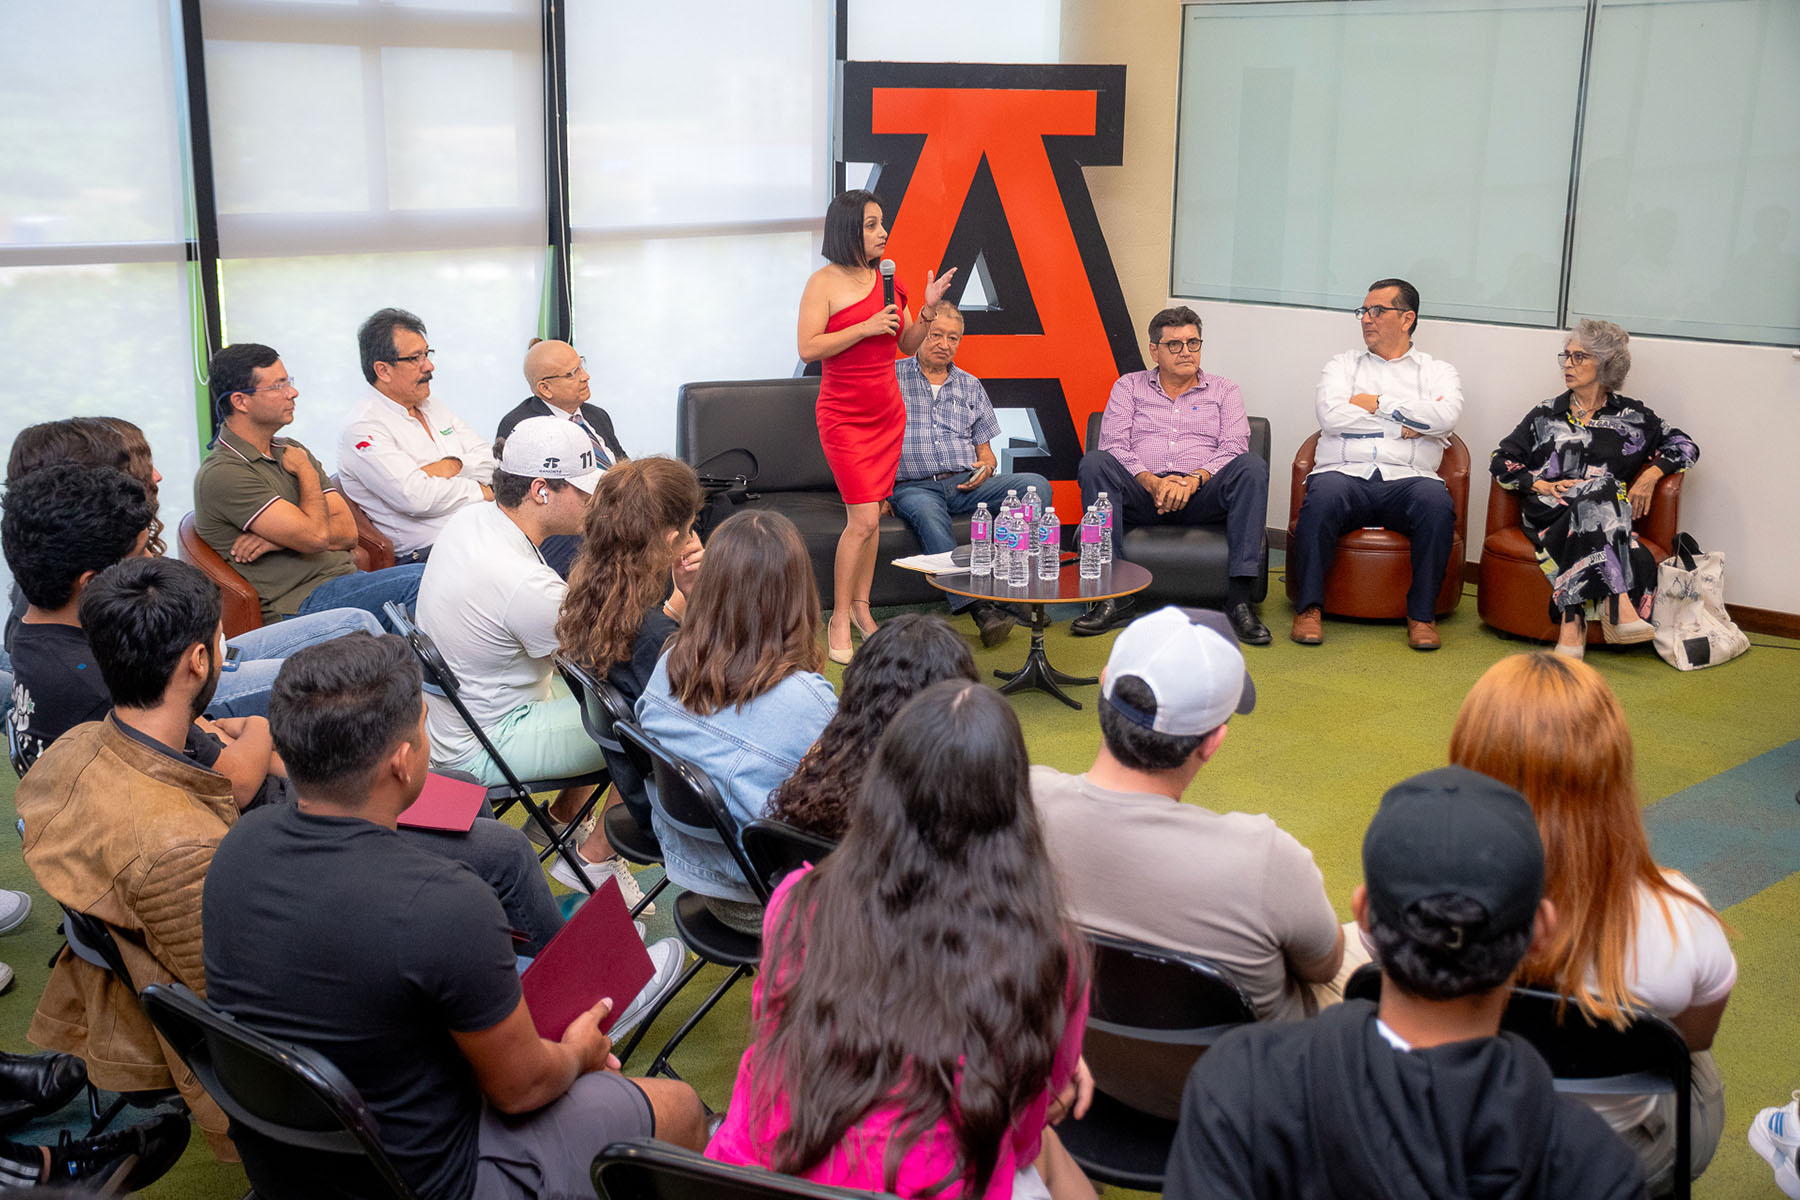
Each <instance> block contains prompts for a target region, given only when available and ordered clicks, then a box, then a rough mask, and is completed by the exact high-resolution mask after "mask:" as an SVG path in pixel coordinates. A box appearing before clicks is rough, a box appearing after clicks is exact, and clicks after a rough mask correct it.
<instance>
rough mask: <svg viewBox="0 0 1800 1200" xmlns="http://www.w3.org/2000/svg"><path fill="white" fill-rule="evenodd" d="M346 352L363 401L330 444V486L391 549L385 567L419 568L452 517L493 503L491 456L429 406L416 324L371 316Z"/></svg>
mask: <svg viewBox="0 0 1800 1200" xmlns="http://www.w3.org/2000/svg"><path fill="white" fill-rule="evenodd" d="M356 344H357V349H358V351H359V352H360V353H361V355H362V371H363V378H364V379H367V380H368V381H369V393H368V395H367V396H366V397H364V399H363V402H362V403H361V404H360V405H358V406H357V409H356V411H355V412H354V413H352V414H351V416H350V423H349V425H347V426H345V428H344V432H343V435H342V436H341V437H340V438H339V439H338V476H339V479H340V480H341V481H342V483H343V487H344V492H345V494H347V495H348V496H349V497H350V499H352V500H354V501H356V503H357V504H358V505H360V506H361V508H362V510H363V511H364V512H365V513H367V514H368V515H369V520H371V521H373V522H374V523H375V527H376V528H377V529H379V530H381V532H382V533H384V534H386V535H387V537H388V540H389V541H391V542H393V543H394V560H395V562H397V563H406V562H424V561H425V559H426V557H427V556H428V555H430V553H431V546H432V543H433V542H435V541H436V540H437V536H438V533H439V531H440V530H442V529H443V527H444V523H445V522H447V521H448V520H449V519H450V517H451V516H452V515H453V514H454V513H455V512H456V510H457V509H459V508H461V507H463V505H465V504H478V503H480V502H481V501H483V500H492V499H493V498H494V493H493V491H492V489H491V488H490V487H489V484H490V483H491V482H492V480H493V477H494V452H493V449H492V447H491V446H490V445H489V444H488V442H487V440H486V439H485V438H483V437H481V436H480V435H479V434H477V433H476V432H475V431H474V430H473V429H470V428H469V426H468V425H467V424H465V423H464V422H463V420H462V418H461V417H458V416H457V415H456V414H455V413H453V412H451V411H450V410H449V408H447V407H445V406H444V405H442V404H439V403H437V402H436V401H434V400H432V398H431V379H432V375H433V374H434V371H435V368H434V367H433V366H432V361H431V359H432V354H433V351H432V350H431V348H430V347H429V346H428V345H427V344H426V341H425V324H424V322H422V321H420V320H419V318H417V317H415V316H414V315H413V314H411V313H409V312H407V311H406V310H405V309H400V308H384V309H381V310H380V311H379V312H377V313H375V314H374V315H373V316H371V317H370V318H369V319H368V320H366V321H364V322H363V323H362V328H361V329H359V330H357V333H356Z"/></svg>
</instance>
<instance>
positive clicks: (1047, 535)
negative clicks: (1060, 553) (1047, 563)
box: [1038, 525, 1062, 546]
mask: <svg viewBox="0 0 1800 1200" xmlns="http://www.w3.org/2000/svg"><path fill="white" fill-rule="evenodd" d="M1060 541H1062V530H1060V529H1057V528H1056V527H1055V526H1053V525H1045V526H1043V527H1042V528H1040V529H1039V530H1038V545H1040V546H1054V545H1055V544H1056V543H1058V542H1060Z"/></svg>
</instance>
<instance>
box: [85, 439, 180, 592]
mask: <svg viewBox="0 0 1800 1200" xmlns="http://www.w3.org/2000/svg"><path fill="white" fill-rule="evenodd" d="M100 419H101V420H102V421H105V422H106V424H107V425H108V426H110V427H111V428H112V430H113V431H114V432H115V433H117V434H118V435H119V437H120V438H121V439H122V440H123V441H124V443H125V453H126V454H128V455H130V457H131V461H130V463H129V464H127V466H126V467H125V473H126V474H127V475H130V476H131V477H132V478H133V479H135V480H137V481H138V482H139V483H141V484H143V485H144V495H145V496H147V497H148V498H149V500H150V511H151V512H152V513H155V512H157V511H158V501H157V496H156V491H157V488H156V464H155V463H153V462H152V461H151V460H150V439H149V438H147V437H145V436H144V431H143V430H142V429H139V428H138V427H137V426H136V425H133V424H132V423H131V422H130V421H127V420H126V419H125V418H124V417H101V418H100ZM162 534H163V521H162V517H161V516H152V517H151V518H150V537H149V539H148V540H147V541H145V542H144V553H145V554H147V555H149V556H150V557H151V558H161V557H162V556H163V555H164V554H166V553H167V552H168V549H169V547H168V544H167V543H165V542H164V541H163V536H162Z"/></svg>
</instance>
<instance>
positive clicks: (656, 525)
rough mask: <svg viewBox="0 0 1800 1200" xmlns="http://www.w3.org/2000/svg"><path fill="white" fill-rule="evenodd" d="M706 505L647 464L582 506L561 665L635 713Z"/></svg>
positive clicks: (694, 567) (676, 617)
mask: <svg viewBox="0 0 1800 1200" xmlns="http://www.w3.org/2000/svg"><path fill="white" fill-rule="evenodd" d="M539 344H540V345H543V344H546V343H539ZM558 344H559V345H560V343H558ZM703 499H704V496H703V494H702V492H701V490H700V479H699V477H698V476H697V475H695V474H694V468H692V467H690V466H688V465H687V464H686V463H684V462H679V461H677V460H675V459H672V458H663V457H661V456H652V457H649V458H634V459H630V460H628V461H626V462H622V463H620V464H618V465H617V466H615V467H613V468H612V469H611V470H609V471H607V472H606V473H605V474H604V475H602V476H601V477H600V482H599V483H597V484H595V485H594V495H593V498H592V499H590V500H589V501H588V505H587V515H586V517H585V518H584V519H583V523H582V536H581V549H580V552H579V553H578V554H577V555H576V557H575V565H574V568H573V569H572V570H571V571H570V573H569V590H568V594H567V595H565V596H564V597H563V603H562V612H561V614H560V615H559V616H558V617H557V619H556V638H557V641H558V643H559V644H560V645H561V648H562V655H563V657H564V658H566V659H568V660H569V661H571V662H575V663H579V664H581V665H582V666H583V667H585V668H587V669H588V670H590V671H592V672H594V673H595V674H597V675H599V676H601V677H603V678H604V679H605V680H606V682H607V683H610V684H611V685H612V686H613V687H615V688H617V689H618V691H619V694H620V695H621V696H623V697H624V698H625V700H626V701H627V702H629V703H631V704H636V703H637V698H638V697H639V696H641V695H643V694H644V685H645V684H647V683H649V682H650V676H651V674H652V673H653V672H654V671H655V670H656V660H657V659H659V658H661V657H662V652H663V647H664V646H665V645H667V644H668V641H669V639H670V638H671V637H673V636H675V631H676V630H678V629H680V628H681V618H682V616H683V615H684V614H685V613H686V612H687V605H688V594H689V593H690V592H692V591H693V588H694V581H695V580H696V579H697V578H698V577H699V574H700V563H701V560H702V558H703V557H704V555H705V551H704V550H702V549H701V546H700V538H699V537H698V536H697V535H696V534H695V533H694V519H695V518H696V517H698V516H699V515H700V505H701V502H702V500H703ZM606 768H607V771H608V773H609V774H611V776H612V781H613V789H614V790H615V791H616V792H618V794H619V798H620V800H621V801H622V802H623V803H624V805H625V807H626V808H628V809H629V810H630V811H631V816H632V819H633V820H635V821H636V822H637V823H638V825H639V827H640V828H643V829H649V828H650V827H651V825H650V821H651V817H650V798H649V796H648V794H647V793H646V790H645V783H646V781H645V780H644V779H642V778H641V777H639V775H638V771H637V767H636V766H635V765H633V763H632V762H631V760H630V758H629V757H628V756H626V755H622V754H608V755H606Z"/></svg>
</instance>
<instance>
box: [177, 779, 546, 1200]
mask: <svg viewBox="0 0 1800 1200" xmlns="http://www.w3.org/2000/svg"><path fill="white" fill-rule="evenodd" d="M201 914H202V920H203V922H204V934H205V939H206V990H207V998H208V999H209V1000H211V1001H212V1002H213V1003H214V1004H216V1005H218V1006H219V1007H220V1008H222V1009H224V1010H225V1011H226V1012H228V1013H231V1014H232V1015H233V1016H235V1017H237V1018H238V1019H239V1020H240V1021H242V1022H243V1023H244V1024H246V1025H248V1026H250V1027H251V1028H253V1029H256V1030H259V1031H261V1032H263V1033H266V1034H268V1035H270V1036H272V1037H276V1038H280V1039H283V1040H285V1041H290V1042H297V1043H299V1044H301V1045H304V1046H309V1047H311V1048H313V1049H315V1050H317V1051H319V1052H320V1053H321V1054H323V1055H325V1057H326V1058H328V1059H330V1060H331V1062H332V1063H333V1064H334V1065H336V1066H337V1068H338V1069H339V1070H341V1071H342V1072H343V1073H344V1074H345V1076H346V1077H348V1078H349V1080H350V1082H351V1083H353V1084H354V1085H355V1086H356V1088H357V1090H358V1091H359V1092H361V1093H362V1097H363V1099H364V1100H365V1101H367V1102H368V1105H369V1107H370V1108H371V1109H372V1110H374V1113H375V1117H376V1119H377V1120H378V1121H379V1122H380V1123H381V1140H382V1143H383V1145H385V1146H386V1148H387V1150H388V1153H389V1154H390V1155H392V1156H393V1159H394V1162H395V1164H396V1165H397V1166H398V1167H399V1169H400V1172H401V1174H402V1175H404V1176H405V1177H406V1179H407V1180H408V1181H409V1182H410V1183H411V1184H412V1185H413V1187H414V1188H416V1189H417V1190H418V1192H419V1194H420V1195H422V1196H425V1197H427V1198H428V1200H438V1198H443V1200H449V1198H451V1197H455V1198H456V1200H463V1198H464V1197H467V1196H468V1195H469V1194H470V1192H471V1191H472V1190H473V1188H474V1184H475V1166H476V1148H477V1134H478V1130H479V1122H480V1116H481V1103H482V1100H481V1091H480V1088H479V1087H478V1085H477V1084H476V1081H475V1075H474V1072H473V1071H472V1070H471V1069H470V1067H469V1064H468V1060H467V1059H465V1058H464V1057H463V1055H462V1052H461V1051H460V1050H458V1049H457V1046H456V1043H455V1041H454V1040H453V1039H452V1038H451V1036H450V1034H451V1031H452V1030H457V1031H459V1032H476V1031H479V1030H483V1029H490V1028H492V1027H493V1026H495V1025H496V1024H498V1023H499V1022H500V1021H501V1020H503V1019H504V1018H505V1017H507V1016H508V1015H509V1014H510V1013H511V1012H512V1011H513V1009H514V1008H516V1007H518V1004H519V1000H520V995H521V993H520V990H519V976H518V972H517V969H516V965H515V964H516V959H515V958H514V955H513V948H512V939H511V938H510V936H509V935H508V932H507V930H508V925H507V920H506V914H505V913H504V912H503V911H502V910H501V907H500V902H499V900H498V899H496V898H495V896H494V893H493V890H492V889H491V888H489V887H488V886H487V884H485V883H483V882H482V881H481V880H480V879H479V878H478V877H477V876H476V875H475V873H474V872H473V871H471V870H470V869H469V868H468V867H466V866H464V865H462V864H461V863H456V862H451V861H449V860H447V859H444V858H440V857H437V856H434V855H431V854H427V853H426V852H425V851H423V850H420V849H417V848H416V847H413V846H411V845H408V844H407V843H406V842H405V841H403V840H402V839H401V838H400V837H399V836H398V835H397V834H396V833H395V832H394V831H393V830H391V829H387V828H384V827H382V826H380V825H375V824H373V823H371V822H368V821H361V820H357V819H355V818H352V817H325V816H315V815H310V814H307V813H304V812H301V811H300V810H299V809H298V808H295V807H293V806H290V805H274V806H271V807H268V808H264V809H259V810H257V811H256V812H252V813H247V814H245V816H244V817H243V818H242V819H241V820H239V821H238V822H237V824H236V825H234V826H233V827H232V829H231V831H230V832H229V833H227V834H226V835H225V837H224V839H223V840H222V841H221V842H220V844H219V849H218V852H217V853H216V854H215V855H214V856H213V861H212V866H211V867H210V868H208V870H207V874H206V889H205V893H204V896H203V898H202V901H201ZM238 1145H239V1149H240V1150H241V1151H242V1152H243V1155H244V1158H245V1160H246V1162H247V1163H250V1164H252V1165H254V1166H259V1167H263V1168H266V1169H267V1170H268V1171H269V1173H270V1174H274V1173H276V1172H281V1173H286V1174H291V1175H294V1176H297V1177H299V1178H303V1179H307V1180H309V1181H314V1180H316V1181H320V1182H321V1183H329V1184H330V1185H331V1186H334V1187H337V1188H341V1189H343V1190H345V1191H348V1192H350V1193H351V1194H358V1193H357V1190H356V1189H357V1187H358V1186H359V1184H361V1185H362V1186H366V1180H367V1176H366V1175H365V1174H363V1173H362V1170H361V1169H360V1168H358V1167H357V1166H356V1165H355V1164H353V1163H348V1162H347V1163H345V1164H344V1165H342V1166H340V1165H339V1164H338V1163H337V1162H335V1161H333V1160H330V1159H324V1158H321V1156H319V1155H314V1154H304V1153H295V1152H292V1151H284V1150H282V1149H280V1148H278V1147H274V1146H272V1145H270V1144H269V1143H266V1142H264V1141H262V1140H261V1139H256V1138H244V1139H241V1140H240V1141H239V1143H238Z"/></svg>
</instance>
